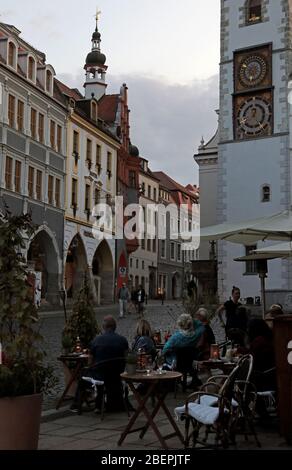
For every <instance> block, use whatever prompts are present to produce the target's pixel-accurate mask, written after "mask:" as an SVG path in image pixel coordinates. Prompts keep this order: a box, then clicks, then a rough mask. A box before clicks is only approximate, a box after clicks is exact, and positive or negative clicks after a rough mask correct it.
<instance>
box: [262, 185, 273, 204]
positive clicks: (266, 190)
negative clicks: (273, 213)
mask: <svg viewBox="0 0 292 470" xmlns="http://www.w3.org/2000/svg"><path fill="white" fill-rule="evenodd" d="M261 200H262V202H270V200H271V188H270V186H269V185H267V184H265V185H264V186H263V187H262V195H261Z"/></svg>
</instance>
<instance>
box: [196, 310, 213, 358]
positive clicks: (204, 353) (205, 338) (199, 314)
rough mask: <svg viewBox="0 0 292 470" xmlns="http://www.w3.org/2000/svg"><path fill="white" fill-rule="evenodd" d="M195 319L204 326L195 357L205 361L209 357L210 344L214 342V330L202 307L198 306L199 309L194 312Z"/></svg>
mask: <svg viewBox="0 0 292 470" xmlns="http://www.w3.org/2000/svg"><path fill="white" fill-rule="evenodd" d="M195 320H199V321H200V322H201V323H202V325H204V328H205V331H204V333H203V335H202V338H201V340H200V343H199V345H198V349H199V353H198V357H197V358H198V359H199V360H200V361H205V360H208V359H209V358H210V348H211V344H215V343H216V339H215V335H214V332H213V330H212V328H211V326H210V324H209V313H208V310H207V309H206V308H203V307H201V308H199V310H197V311H196V313H195ZM195 326H196V325H195V323H194V327H195Z"/></svg>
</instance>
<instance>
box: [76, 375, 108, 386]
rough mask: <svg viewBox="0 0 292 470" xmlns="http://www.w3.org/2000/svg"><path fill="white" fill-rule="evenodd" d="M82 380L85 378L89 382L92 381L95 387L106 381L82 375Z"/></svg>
mask: <svg viewBox="0 0 292 470" xmlns="http://www.w3.org/2000/svg"><path fill="white" fill-rule="evenodd" d="M81 378H82V380H85V382H89V383H91V385H92V386H93V387H94V386H98V385H104V381H103V380H97V379H93V378H92V377H81Z"/></svg>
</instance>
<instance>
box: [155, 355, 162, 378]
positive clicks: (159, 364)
mask: <svg viewBox="0 0 292 470" xmlns="http://www.w3.org/2000/svg"><path fill="white" fill-rule="evenodd" d="M163 364H164V356H163V355H162V354H161V353H160V354H159V355H158V356H157V358H156V365H157V371H158V374H162V368H163Z"/></svg>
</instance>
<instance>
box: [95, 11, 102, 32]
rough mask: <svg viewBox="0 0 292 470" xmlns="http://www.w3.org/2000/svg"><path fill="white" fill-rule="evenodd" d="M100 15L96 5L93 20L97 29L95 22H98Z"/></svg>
mask: <svg viewBox="0 0 292 470" xmlns="http://www.w3.org/2000/svg"><path fill="white" fill-rule="evenodd" d="M100 15H101V11H100V10H99V9H98V7H96V13H95V15H94V17H95V21H96V29H97V23H98V20H99V17H100Z"/></svg>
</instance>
